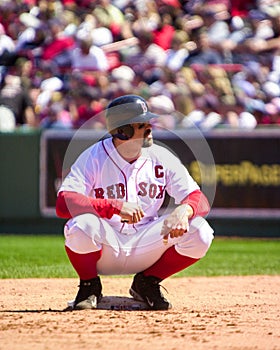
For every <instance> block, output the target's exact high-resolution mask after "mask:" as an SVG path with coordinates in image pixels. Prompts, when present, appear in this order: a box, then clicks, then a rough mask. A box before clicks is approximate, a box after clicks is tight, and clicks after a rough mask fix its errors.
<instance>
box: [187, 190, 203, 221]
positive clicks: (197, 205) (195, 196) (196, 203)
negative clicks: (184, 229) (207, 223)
mask: <svg viewBox="0 0 280 350" xmlns="http://www.w3.org/2000/svg"><path fill="white" fill-rule="evenodd" d="M181 203H182V204H189V205H190V206H191V207H192V208H193V216H192V217H195V216H205V215H207V214H208V213H209V211H210V204H209V202H208V199H207V198H206V196H205V195H204V194H203V193H202V192H201V191H200V190H195V191H193V192H192V193H190V194H189V195H188V196H187V197H186V198H185V199H184V200H182V202H181Z"/></svg>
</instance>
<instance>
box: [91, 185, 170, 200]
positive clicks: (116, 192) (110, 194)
mask: <svg viewBox="0 0 280 350" xmlns="http://www.w3.org/2000/svg"><path fill="white" fill-rule="evenodd" d="M138 188H139V191H138V193H137V194H138V195H139V196H141V197H146V196H149V198H156V199H161V198H163V194H164V189H165V186H163V185H158V184H155V183H151V184H148V183H147V182H140V183H139V184H138ZM93 191H94V193H95V198H101V199H105V198H108V199H123V198H125V195H126V190H125V185H124V184H123V183H117V184H113V185H110V186H107V187H105V188H102V187H99V188H95V189H94V190H93Z"/></svg>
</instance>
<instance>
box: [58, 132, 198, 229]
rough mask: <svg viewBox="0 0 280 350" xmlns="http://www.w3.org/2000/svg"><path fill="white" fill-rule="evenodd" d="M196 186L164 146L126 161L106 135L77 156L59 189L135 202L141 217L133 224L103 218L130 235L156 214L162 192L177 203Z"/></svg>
mask: <svg viewBox="0 0 280 350" xmlns="http://www.w3.org/2000/svg"><path fill="white" fill-rule="evenodd" d="M196 189H199V186H198V185H197V183H196V182H195V181H194V180H193V179H192V177H191V176H190V175H189V173H188V171H187V169H186V168H185V167H184V165H183V164H182V163H181V161H180V160H179V159H178V158H177V157H176V156H175V155H174V154H173V153H171V152H170V151H169V150H167V149H166V148H164V147H162V146H158V145H156V144H153V145H152V146H151V147H147V148H142V154H141V156H140V157H139V158H138V159H137V160H136V161H134V162H133V163H132V164H130V163H129V162H127V161H126V160H124V159H123V158H122V157H121V156H120V155H119V153H118V151H117V149H116V148H115V146H114V144H113V141H112V138H108V139H105V140H102V141H99V142H98V143H96V144H95V145H93V146H91V147H90V148H88V149H87V150H85V151H84V152H83V153H82V154H81V155H80V156H79V157H78V159H77V160H76V162H75V163H74V165H73V166H72V167H71V171H70V173H69V174H68V175H67V177H66V178H65V180H64V182H63V184H62V186H61V188H60V190H59V191H74V192H79V193H82V194H84V195H87V196H91V197H93V198H105V199H119V200H122V201H129V202H136V203H138V204H139V205H141V207H142V209H143V211H144V213H145V216H144V218H143V219H142V220H141V221H140V222H139V223H137V224H133V225H132V224H126V223H121V221H120V216H119V215H113V217H112V218H111V219H104V220H107V221H108V223H109V224H110V225H111V226H112V227H114V229H116V230H117V231H118V232H122V233H125V234H129V233H131V234H133V233H135V231H137V227H138V226H142V225H145V224H147V223H150V222H151V221H153V220H154V219H156V218H157V217H158V211H159V209H160V207H161V206H162V203H163V201H164V197H165V191H167V193H168V194H169V195H170V196H171V197H173V198H174V199H175V203H176V204H179V203H180V202H181V201H182V200H183V199H184V198H185V197H186V196H187V195H188V194H190V193H191V192H193V191H194V190H196Z"/></svg>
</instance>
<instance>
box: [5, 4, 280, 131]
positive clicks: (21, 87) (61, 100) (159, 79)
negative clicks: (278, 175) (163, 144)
mask: <svg viewBox="0 0 280 350" xmlns="http://www.w3.org/2000/svg"><path fill="white" fill-rule="evenodd" d="M0 84H1V86H0V131H12V130H15V129H17V128H42V129H44V128H56V129H77V128H79V127H81V126H82V125H84V124H85V123H86V122H88V124H87V126H88V127H90V128H95V129H104V128H105V120H104V113H102V111H104V109H105V108H106V105H107V104H108V102H109V101H110V100H112V99H113V98H115V97H117V96H120V95H122V94H138V95H141V96H143V97H144V98H145V99H147V101H148V104H149V105H150V107H151V109H152V110H153V112H155V113H158V114H160V118H159V119H158V120H157V121H156V124H155V127H156V128H165V129H178V128H193V127H198V128H200V129H201V130H203V131H207V130H210V129H213V128H242V129H254V128H257V127H260V126H262V127H263V126H270V127H271V126H280V2H279V0H251V1H250V0H243V1H242V0H233V1H229V0H209V1H207V0H204V1H203V0H189V1H180V0H151V1H150V0H149V1H148V0H135V1H129V0H111V1H110V0H96V1H89V0H80V1H79V0H76V1H75V0H64V1H56V0H51V1H46V0H38V1H36V0H25V1H16V0H14V1H10V0H9V1H6V0H0Z"/></svg>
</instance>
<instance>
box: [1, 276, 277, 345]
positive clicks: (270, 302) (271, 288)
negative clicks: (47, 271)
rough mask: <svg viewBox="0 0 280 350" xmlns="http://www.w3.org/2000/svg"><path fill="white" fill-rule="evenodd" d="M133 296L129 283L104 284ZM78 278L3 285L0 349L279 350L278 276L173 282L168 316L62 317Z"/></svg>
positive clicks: (96, 313)
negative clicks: (130, 293)
mask: <svg viewBox="0 0 280 350" xmlns="http://www.w3.org/2000/svg"><path fill="white" fill-rule="evenodd" d="M102 281H103V294H104V295H107V296H110V295H111V296H112V295H115V296H124V297H127V296H128V289H129V286H130V283H131V279H130V278H116V277H114V278H110V277H106V278H102ZM77 284H78V280H76V279H25V280H24V279H22V280H0V350H4V349H5V350H27V349H28V350H30V349H34V350H43V349H44V350H54V349H59V350H66V349H67V350H74V349H75V350H80V349H98V350H99V349H101V350H103V349H106V350H118V349H125V350H140V349H141V350H146V349H152V350H158V349H160V350H162V349H168V350H174V349H178V350H183V349H193V350H201V349H207V350H208V349H209V350H210V349H215V350H227V349H231V350H236V349H244V350H249V349H261V350H276V349H280V327H279V325H280V297H279V295H280V294H279V292H280V276H271V277H270V276H250V277H218V278H214V277H208V278H207V277H195V278H169V279H167V280H166V281H164V283H163V285H164V287H165V288H166V289H167V290H168V294H167V297H168V299H169V300H170V301H171V302H172V304H173V309H172V310H170V311H157V312H155V311H115V310H114V311H111V310H85V311H73V312H65V311H63V310H64V309H65V307H66V306H67V301H68V300H71V299H73V297H74V296H75V294H76V291H77Z"/></svg>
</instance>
